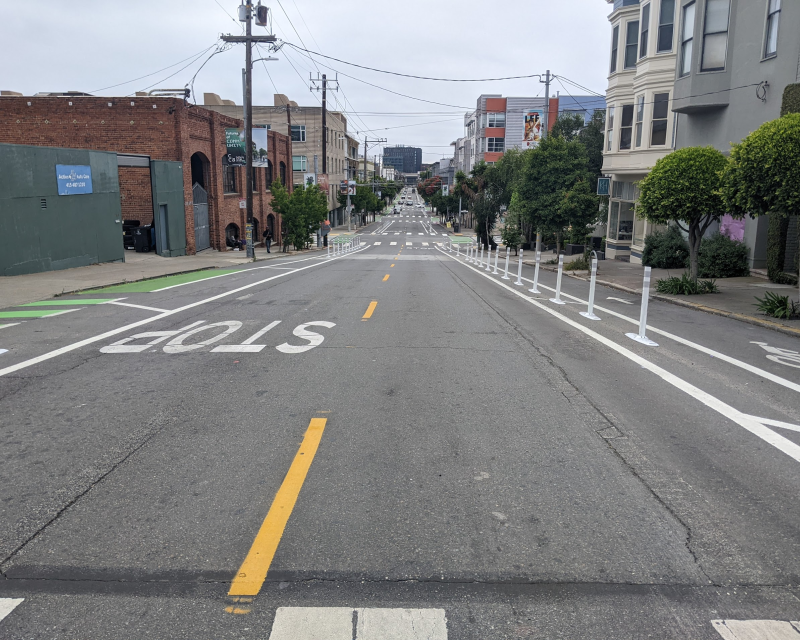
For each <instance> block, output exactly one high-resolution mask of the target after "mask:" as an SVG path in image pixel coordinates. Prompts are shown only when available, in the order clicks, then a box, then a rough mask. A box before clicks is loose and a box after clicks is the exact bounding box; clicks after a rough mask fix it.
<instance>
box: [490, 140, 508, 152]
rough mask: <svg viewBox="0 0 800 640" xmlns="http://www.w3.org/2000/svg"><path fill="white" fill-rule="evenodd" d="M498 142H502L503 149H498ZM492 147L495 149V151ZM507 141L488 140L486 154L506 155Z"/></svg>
mask: <svg viewBox="0 0 800 640" xmlns="http://www.w3.org/2000/svg"><path fill="white" fill-rule="evenodd" d="M498 140H500V143H499V144H500V146H501V147H502V148H501V149H497V145H498V142H497V141H498ZM490 147H494V148H493V149H492V148H490ZM505 151H506V139H505V138H486V153H505Z"/></svg>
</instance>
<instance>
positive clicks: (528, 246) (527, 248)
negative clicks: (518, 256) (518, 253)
mask: <svg viewBox="0 0 800 640" xmlns="http://www.w3.org/2000/svg"><path fill="white" fill-rule="evenodd" d="M534 246H535V244H531V243H530V242H523V243H522V250H523V251H530V250H531V249H532V248H533V247H534Z"/></svg>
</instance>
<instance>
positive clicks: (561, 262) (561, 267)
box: [550, 253, 567, 304]
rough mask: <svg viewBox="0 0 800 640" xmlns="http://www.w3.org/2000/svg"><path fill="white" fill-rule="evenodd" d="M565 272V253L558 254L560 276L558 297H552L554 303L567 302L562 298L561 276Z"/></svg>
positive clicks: (557, 283) (557, 280) (557, 279)
mask: <svg viewBox="0 0 800 640" xmlns="http://www.w3.org/2000/svg"><path fill="white" fill-rule="evenodd" d="M563 274H564V254H563V253H562V254H560V255H559V256H558V277H557V278H556V297H555V298H550V302H552V303H554V304H567V303H566V302H564V301H563V300H562V299H561V276H562V275H563Z"/></svg>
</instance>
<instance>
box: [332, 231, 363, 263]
mask: <svg viewBox="0 0 800 640" xmlns="http://www.w3.org/2000/svg"><path fill="white" fill-rule="evenodd" d="M360 247H361V236H354V237H352V238H350V239H349V240H347V241H345V242H337V243H333V242H330V243H328V257H329V258H332V257H334V256H341V255H344V254H345V253H350V252H351V251H355V250H356V249H358V248H360Z"/></svg>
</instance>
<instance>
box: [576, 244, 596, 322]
mask: <svg viewBox="0 0 800 640" xmlns="http://www.w3.org/2000/svg"><path fill="white" fill-rule="evenodd" d="M596 284H597V258H592V279H591V282H590V283H589V308H588V309H587V310H586V311H581V315H582V316H583V317H584V318H589V320H599V319H600V318H599V317H598V316H596V315H594V289H595V285H596Z"/></svg>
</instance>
